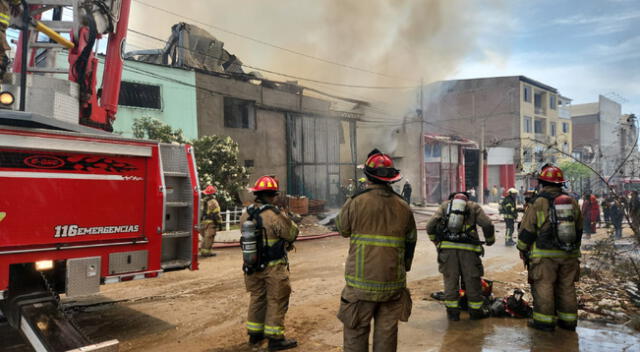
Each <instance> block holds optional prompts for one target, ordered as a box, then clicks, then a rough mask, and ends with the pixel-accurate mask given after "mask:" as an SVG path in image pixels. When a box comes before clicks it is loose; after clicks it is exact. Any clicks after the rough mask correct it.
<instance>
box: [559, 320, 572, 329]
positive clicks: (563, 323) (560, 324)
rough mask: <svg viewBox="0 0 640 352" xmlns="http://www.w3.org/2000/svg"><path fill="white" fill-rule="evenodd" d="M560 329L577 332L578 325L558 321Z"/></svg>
mask: <svg viewBox="0 0 640 352" xmlns="http://www.w3.org/2000/svg"><path fill="white" fill-rule="evenodd" d="M557 324H558V327H559V328H561V329H565V330H569V331H576V323H568V322H566V321H564V320H561V319H558V323H557Z"/></svg>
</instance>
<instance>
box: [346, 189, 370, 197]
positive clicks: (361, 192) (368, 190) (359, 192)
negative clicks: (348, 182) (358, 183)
mask: <svg viewBox="0 0 640 352" xmlns="http://www.w3.org/2000/svg"><path fill="white" fill-rule="evenodd" d="M371 191H373V188H367V189H363V190H361V191H358V192H356V194H354V195H352V196H351V199H355V198H357V197H359V196H361V195H363V194H365V193H367V192H371Z"/></svg>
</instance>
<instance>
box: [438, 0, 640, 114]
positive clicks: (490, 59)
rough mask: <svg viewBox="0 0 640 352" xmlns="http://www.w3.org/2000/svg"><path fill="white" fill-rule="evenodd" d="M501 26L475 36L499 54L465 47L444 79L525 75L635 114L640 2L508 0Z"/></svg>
mask: <svg viewBox="0 0 640 352" xmlns="http://www.w3.org/2000/svg"><path fill="white" fill-rule="evenodd" d="M514 3H515V5H512V7H511V8H510V9H509V11H508V12H507V13H506V14H502V15H507V16H508V15H511V17H507V18H504V19H503V21H502V23H503V24H504V27H502V28H500V29H499V31H500V32H502V33H493V34H492V35H490V36H487V37H485V38H481V39H480V40H487V39H488V40H500V41H504V42H503V44H502V45H503V51H502V52H491V51H489V52H483V50H478V51H476V52H475V53H472V54H471V55H469V56H468V57H466V59H465V60H464V62H463V63H462V64H461V65H460V66H459V67H458V69H457V70H456V72H455V73H453V74H452V75H451V76H450V78H472V77H480V76H500V75H526V76H528V77H530V78H533V79H535V80H537V81H540V82H543V83H545V84H548V85H551V86H552V87H555V88H558V89H559V91H560V93H561V94H563V95H565V96H567V97H569V98H572V99H573V103H574V104H581V103H588V102H596V101H597V100H598V95H599V94H601V95H604V96H607V97H608V98H611V99H613V100H615V101H618V102H619V103H621V105H622V112H623V113H635V114H640V1H638V0H579V1H554V0H536V1H515V2H514Z"/></svg>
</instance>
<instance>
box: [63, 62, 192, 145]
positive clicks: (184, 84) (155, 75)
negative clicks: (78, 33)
mask: <svg viewBox="0 0 640 352" xmlns="http://www.w3.org/2000/svg"><path fill="white" fill-rule="evenodd" d="M60 56H61V57H60V59H61V60H59V61H58V62H62V63H64V64H66V63H67V56H66V53H61V55H60ZM99 59H100V64H99V69H98V87H100V86H101V82H102V72H103V58H102V57H100V58H99ZM122 80H123V81H128V82H135V83H142V84H150V85H158V86H160V95H161V98H162V108H161V109H160V110H156V109H148V108H136V107H129V106H119V107H118V114H117V115H116V117H117V118H116V121H115V123H114V130H115V131H117V132H122V134H123V136H126V137H132V136H133V133H132V126H133V120H134V119H135V118H137V117H143V116H149V117H152V118H156V119H158V120H160V121H163V122H164V123H166V124H168V125H169V126H171V127H173V128H180V129H182V131H183V132H184V136H185V138H187V139H195V138H198V110H197V105H196V88H195V84H196V75H195V72H193V71H189V70H184V69H179V68H174V67H166V66H160V65H153V64H146V63H142V62H135V61H130V60H127V61H125V67H124V70H123V72H122Z"/></svg>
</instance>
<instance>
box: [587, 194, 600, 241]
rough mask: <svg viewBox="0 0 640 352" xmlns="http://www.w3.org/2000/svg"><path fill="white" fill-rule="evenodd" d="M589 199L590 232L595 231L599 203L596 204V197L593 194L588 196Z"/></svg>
mask: <svg viewBox="0 0 640 352" xmlns="http://www.w3.org/2000/svg"><path fill="white" fill-rule="evenodd" d="M589 200H590V203H591V218H590V219H589V220H590V222H591V233H596V228H597V227H598V222H599V221H600V204H598V198H597V197H596V196H595V195H594V194H592V195H591V196H590V197H589Z"/></svg>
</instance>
